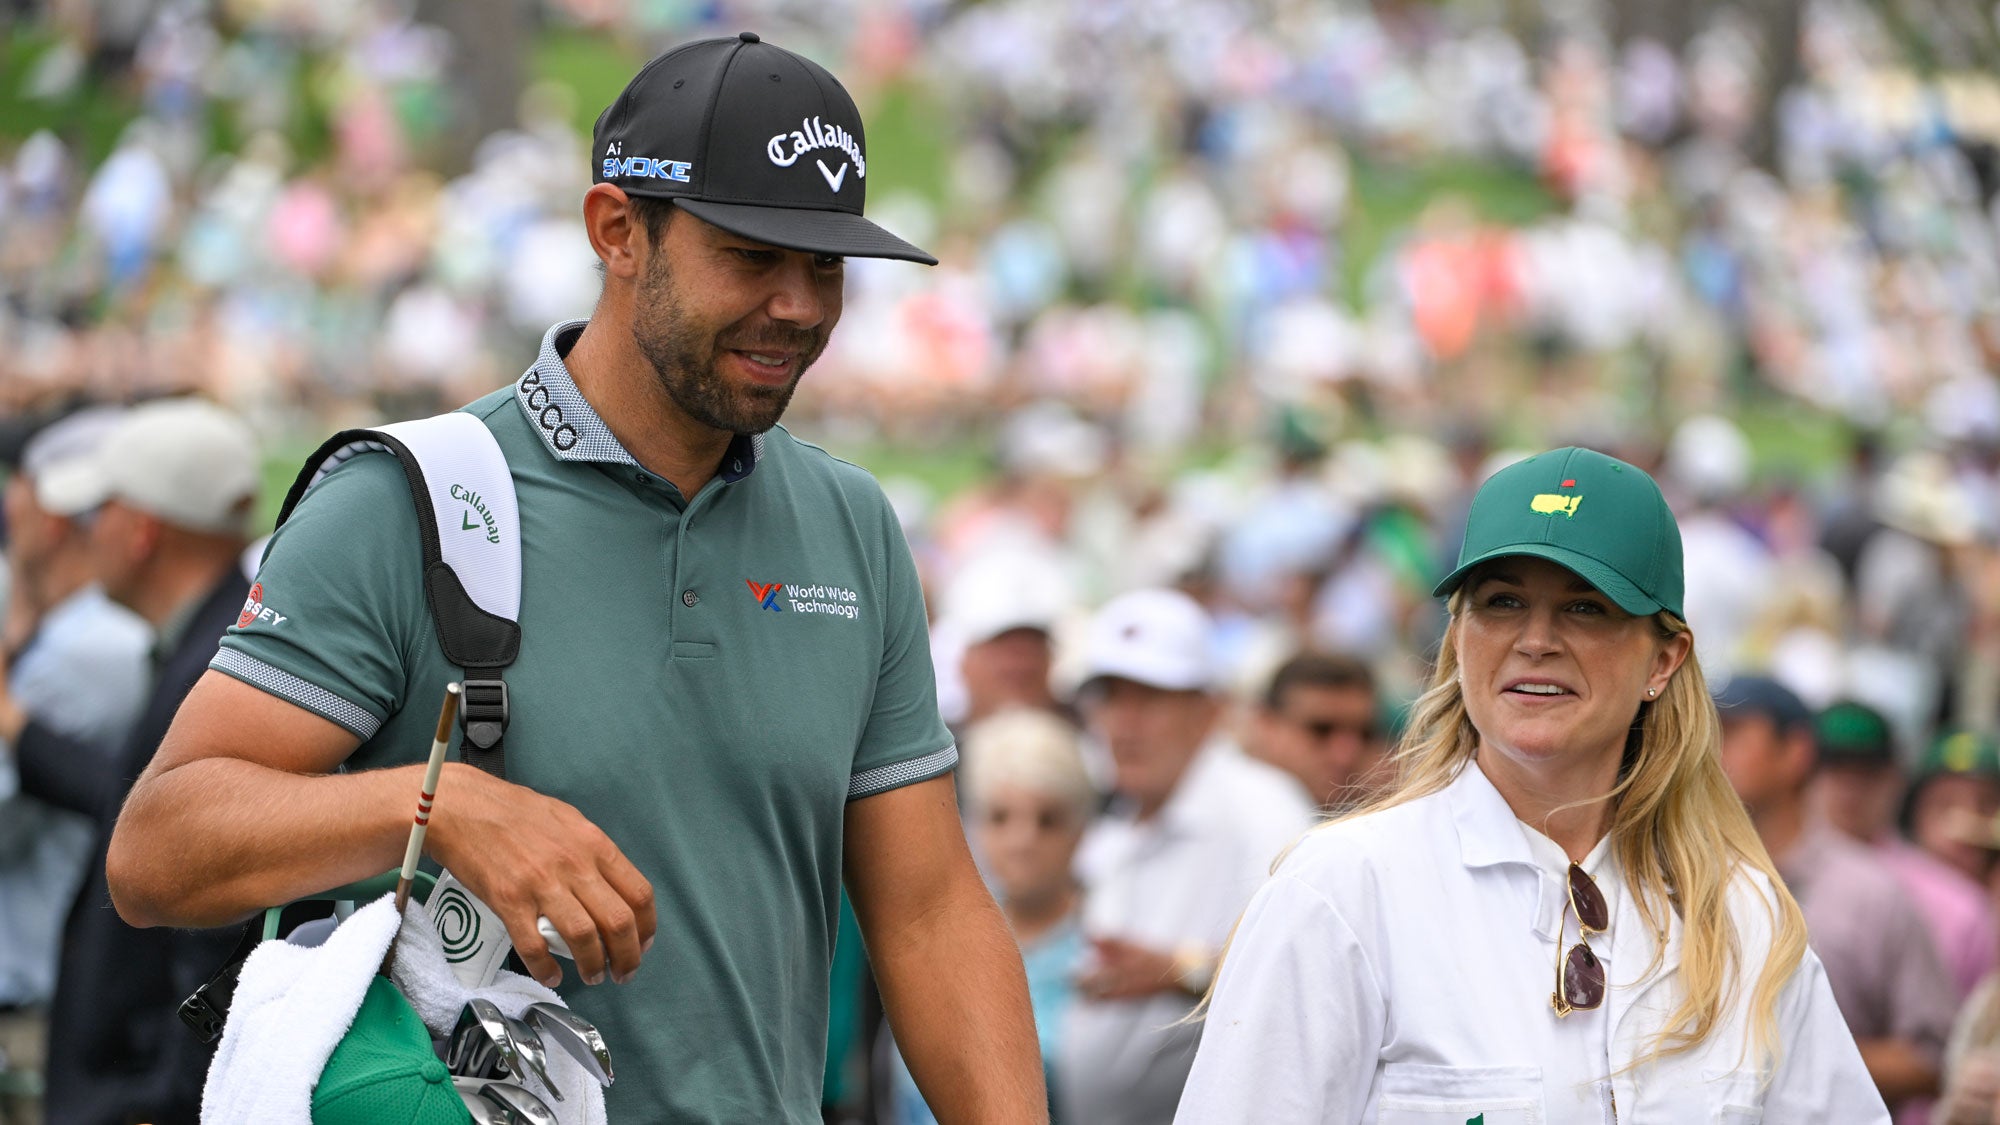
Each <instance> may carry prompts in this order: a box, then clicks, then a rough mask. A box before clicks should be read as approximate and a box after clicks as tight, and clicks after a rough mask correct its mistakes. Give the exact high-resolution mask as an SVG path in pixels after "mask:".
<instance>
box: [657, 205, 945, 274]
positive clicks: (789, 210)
mask: <svg viewBox="0 0 2000 1125" xmlns="http://www.w3.org/2000/svg"><path fill="white" fill-rule="evenodd" d="M670 198H672V199H673V201H674V206H676V207H679V208H680V209H681V210H683V211H686V212H687V213H688V214H690V215H693V216H694V217H695V218H697V219H700V220H701V221H703V222H705V223H710V224H713V225H715V226H718V227H721V228H722V229H723V230H726V231H728V232H729V233H731V234H735V235H741V236H742V237H744V238H749V239H755V240H756V241H758V242H764V243H769V244H770V245H772V246H782V247H784V248H785V249H787V250H803V251H805V252H806V253H808V254H838V255H840V256H841V257H843V258H897V259H900V260H902V261H905V262H922V263H923V264H924V265H927V266H934V265H937V259H936V258H934V257H932V256H931V255H929V254H926V253H925V252H923V251H922V250H919V249H917V248H916V247H914V246H912V245H910V244H909V243H907V242H904V241H903V240H902V239H900V238H897V237H896V236H895V235H893V234H890V233H889V232H888V231H886V230H883V229H882V228H881V227H878V226H876V225H875V224H874V223H871V222H869V221H868V220H867V219H865V218H863V217H862V216H860V215H856V214H854V213H853V212H851V211H820V210H814V209H812V208H809V207H765V206H761V205H758V204H751V203H715V202H712V201H710V200H706V199H686V198H683V197H681V196H672V197H670Z"/></svg>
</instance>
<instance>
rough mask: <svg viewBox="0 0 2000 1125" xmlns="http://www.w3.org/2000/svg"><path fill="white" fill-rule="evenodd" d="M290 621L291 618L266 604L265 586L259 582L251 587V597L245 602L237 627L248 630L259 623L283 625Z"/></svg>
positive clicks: (237, 618) (238, 615)
mask: <svg viewBox="0 0 2000 1125" xmlns="http://www.w3.org/2000/svg"><path fill="white" fill-rule="evenodd" d="M290 620H291V618H289V617H286V616H285V615H284V614H282V613H279V612H278V611H277V610H275V609H272V608H271V607H270V606H267V605H265V604H264V584H263V583H262V582H259V583H257V584H256V585H254V586H252V587H250V596H249V597H248V598H245V599H244V600H243V612H242V613H239V614H237V615H236V627H237V628H238V629H248V628H249V627H250V626H252V625H254V624H256V623H257V622H259V621H268V622H270V623H271V624H272V625H282V624H284V623H285V622H287V621H290Z"/></svg>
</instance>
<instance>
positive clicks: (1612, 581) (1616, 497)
mask: <svg viewBox="0 0 2000 1125" xmlns="http://www.w3.org/2000/svg"><path fill="white" fill-rule="evenodd" d="M1512 555H1533V556H1535V557H1536V558H1543V559H1547V560H1549V561H1550V562H1552V563H1556V564H1558V565H1560V566H1564V567H1568V568H1569V569H1570V570H1573V571H1575V572H1576V573H1577V574H1578V575H1580V576H1581V577H1582V578H1583V580H1584V581H1586V582H1589V583H1590V584H1591V585H1592V586H1595V587H1597V589H1599V590H1600V591H1602V592H1603V593H1604V594H1605V596H1606V597H1609V598H1610V599H1611V600H1612V601H1614V602H1617V603H1618V605H1619V606H1620V608H1622V609H1624V610H1625V612H1627V613H1632V614H1637V615H1640V616H1645V615H1648V614H1653V613H1658V612H1659V611H1660V610H1663V609H1664V610H1666V611H1667V612H1668V613H1671V614H1673V615H1674V616H1675V617H1682V618H1684V617H1686V614H1684V613H1683V612H1681V592H1682V586H1683V584H1684V582H1683V578H1682V573H1681V529H1680V525H1679V524H1677V523H1675V522H1674V513H1673V512H1672V510H1670V509H1669V508H1668V507H1667V500H1666V497H1664V496H1661V495H1660V486H1659V485H1657V484H1654V483H1653V478H1652V477H1649V476H1647V475H1646V474H1645V473H1644V472H1642V471H1640V470H1639V469H1637V468H1635V467H1633V466H1631V465H1627V464H1626V463H1625V462H1623V461H1620V460H1618V459H1617V458H1615V457H1607V456H1605V455H1604V454H1602V453H1599V452H1597V451H1596V450H1594V449H1579V448H1577V447H1575V446H1571V447H1569V448H1566V449H1557V450H1553V451H1551V452H1548V453H1542V454H1538V455H1536V456H1534V457H1530V458H1528V459H1527V460H1525V461H1517V462H1515V463H1514V464H1512V465H1509V466H1507V467H1506V468H1504V469H1502V470H1500V471H1499V472H1497V473H1494V474H1493V476H1492V477H1491V479H1489V480H1487V482H1486V483H1485V484H1483V485H1481V486H1480V488H1479V494H1478V495H1477V496H1474V497H1473V498H1472V512H1471V514H1470V515H1468V516H1467V517H1466V520H1465V546H1464V547H1463V548H1462V549H1461V550H1460V551H1459V553H1458V569H1456V570H1454V571H1452V572H1451V573H1450V574H1448V575H1446V576H1445V580H1444V581H1442V582H1440V583H1438V584H1437V589H1435V590H1433V591H1432V593H1434V594H1436V595H1437V596H1438V597H1441V598H1442V597H1446V596H1448V595H1450V593H1451V592H1452V591H1453V590H1456V589H1458V587H1459V584H1460V583H1462V582H1464V581H1465V575H1466V572H1467V571H1469V570H1471V569H1472V568H1473V567H1475V566H1478V565H1479V564H1480V563H1483V562H1486V561H1487V560H1489V559H1500V558H1507V557H1509V556H1512Z"/></svg>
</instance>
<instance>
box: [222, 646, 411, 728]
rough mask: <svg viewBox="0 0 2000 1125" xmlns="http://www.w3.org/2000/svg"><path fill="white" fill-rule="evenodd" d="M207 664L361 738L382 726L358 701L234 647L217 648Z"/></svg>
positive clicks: (380, 721)
mask: <svg viewBox="0 0 2000 1125" xmlns="http://www.w3.org/2000/svg"><path fill="white" fill-rule="evenodd" d="M208 666H209V667H210V668H213V669H215V670H216V671H218V672H225V673H228V674H229V675H231V676H234V677H236V678H237V679H239V680H242V681H243V682H244V683H246V684H249V685H250V686H251V687H256V688H262V689H263V690H265V691H268V692H270V693H271V694H272V695H275V696H277V697H278V698H280V699H283V700H285V701H287V702H290V703H295V704H297V705H299V706H300V707H303V708H305V709H306V710H308V711H311V712H312V713H313V714H315V715H318V716H320V717H321V718H324V719H330V720H332V721H333V722H336V723H339V724H340V725H341V726H343V727H346V728H347V729H348V730H350V731H352V732H354V734H355V735H356V736H358V737H359V738H360V739H361V741H363V742H366V741H368V740H369V739H371V738H373V737H375V732H376V731H378V730H380V729H382V720H380V719H378V718H376V717H375V716H374V715H371V714H369V713H368V711H367V710H366V709H365V708H363V707H362V706H361V705H360V704H358V703H351V702H349V701H347V700H345V699H342V698H341V697H339V696H337V695H335V694H333V693H332V692H330V691H328V690H326V689H325V688H323V687H321V686H319V685H318V684H315V683H310V682H308V681H306V680H302V679H300V678H298V677H297V676H294V675H292V674H291V673H290V672H287V671H285V670H284V669H283V668H274V667H272V666H271V665H269V664H266V663H264V662H263V661H261V660H259V659H257V658H256V657H254V656H245V655H244V654H242V653H241V652H238V651H236V650H235V649H232V648H224V649H220V650H218V651H217V652H216V654H215V659H214V660H211V661H209V662H208Z"/></svg>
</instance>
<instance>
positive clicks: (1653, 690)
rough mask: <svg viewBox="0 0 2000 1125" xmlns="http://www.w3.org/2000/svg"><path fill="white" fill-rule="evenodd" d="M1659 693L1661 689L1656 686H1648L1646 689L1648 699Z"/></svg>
mask: <svg viewBox="0 0 2000 1125" xmlns="http://www.w3.org/2000/svg"><path fill="white" fill-rule="evenodd" d="M1658 694H1660V689H1659V688H1656V687H1649V688H1647V689H1646V698H1647V699H1651V698H1653V697H1654V696H1656V695H1658Z"/></svg>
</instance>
